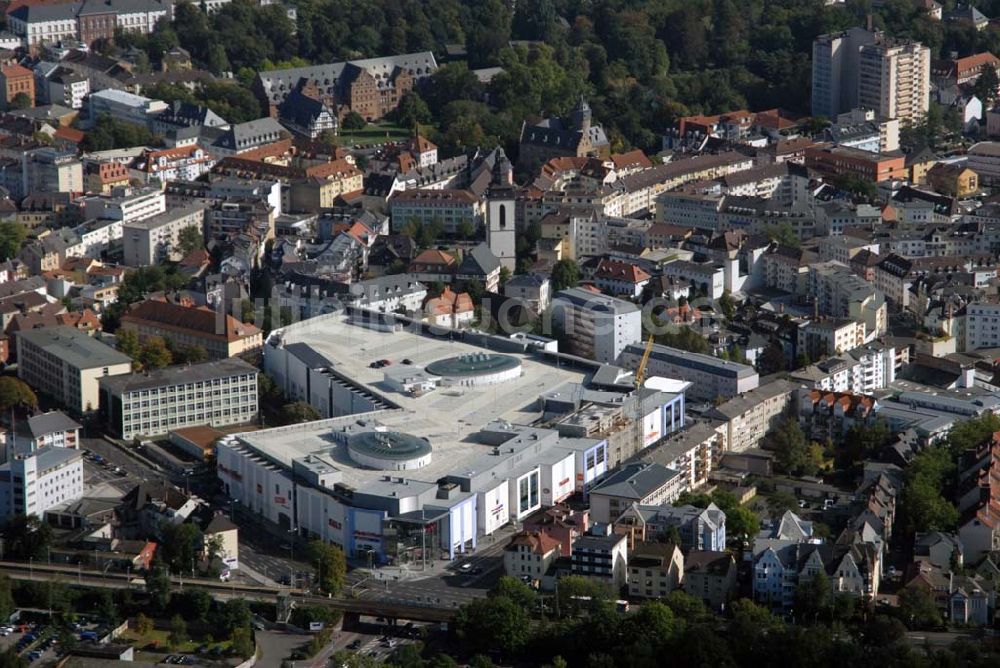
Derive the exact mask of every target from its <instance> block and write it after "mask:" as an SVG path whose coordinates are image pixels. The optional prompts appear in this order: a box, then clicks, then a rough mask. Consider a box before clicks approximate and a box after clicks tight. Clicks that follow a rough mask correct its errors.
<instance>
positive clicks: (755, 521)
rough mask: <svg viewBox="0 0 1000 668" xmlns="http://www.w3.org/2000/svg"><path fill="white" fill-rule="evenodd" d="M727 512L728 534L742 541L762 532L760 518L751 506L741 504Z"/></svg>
mask: <svg viewBox="0 0 1000 668" xmlns="http://www.w3.org/2000/svg"><path fill="white" fill-rule="evenodd" d="M725 512H726V527H727V531H728V535H730V536H733V537H734V538H738V539H739V540H740V541H741V544H742V541H749V540H750V539H751V538H753V537H754V536H756V535H757V534H758V533H759V532H760V518H759V517H757V514H756V513H754V512H753V511H752V510H750V509H749V508H744V507H743V506H739V507H737V508H732V509H730V510H727V511H725Z"/></svg>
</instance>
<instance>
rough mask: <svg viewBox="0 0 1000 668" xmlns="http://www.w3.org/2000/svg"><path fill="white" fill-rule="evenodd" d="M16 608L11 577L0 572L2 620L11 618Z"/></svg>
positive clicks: (0, 610) (0, 615)
mask: <svg viewBox="0 0 1000 668" xmlns="http://www.w3.org/2000/svg"><path fill="white" fill-rule="evenodd" d="M15 609H16V608H15V606H14V591H13V587H12V585H11V581H10V578H9V577H7V576H6V575H5V574H3V573H0V620H4V621H6V620H7V619H9V618H10V616H11V615H12V614H13V613H14V610H15Z"/></svg>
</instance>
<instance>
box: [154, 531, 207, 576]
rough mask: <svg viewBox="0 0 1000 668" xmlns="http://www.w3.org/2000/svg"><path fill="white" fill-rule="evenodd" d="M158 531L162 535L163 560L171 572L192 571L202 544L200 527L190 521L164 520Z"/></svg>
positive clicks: (202, 537)
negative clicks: (177, 522) (174, 522)
mask: <svg viewBox="0 0 1000 668" xmlns="http://www.w3.org/2000/svg"><path fill="white" fill-rule="evenodd" d="M160 533H161V535H162V537H163V544H162V549H163V560H164V562H166V564H167V565H168V566H170V570H171V572H173V573H183V572H188V573H193V572H194V569H195V561H196V560H197V557H198V554H199V553H200V552H201V550H202V546H203V545H204V536H203V535H202V533H201V529H199V528H198V526H197V525H196V524H193V523H191V522H182V523H180V524H173V523H170V522H164V523H163V524H162V525H161V526H160Z"/></svg>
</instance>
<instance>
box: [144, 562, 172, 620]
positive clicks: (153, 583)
mask: <svg viewBox="0 0 1000 668" xmlns="http://www.w3.org/2000/svg"><path fill="white" fill-rule="evenodd" d="M146 592H147V593H148V594H149V602H150V605H151V606H152V609H153V611H154V612H158V613H162V612H164V611H165V610H166V609H167V606H169V605H170V575H169V574H168V573H167V567H166V565H164V563H163V562H162V561H160V559H159V558H156V559H155V561H154V562H153V563H152V564H151V565H150V569H149V572H148V573H146Z"/></svg>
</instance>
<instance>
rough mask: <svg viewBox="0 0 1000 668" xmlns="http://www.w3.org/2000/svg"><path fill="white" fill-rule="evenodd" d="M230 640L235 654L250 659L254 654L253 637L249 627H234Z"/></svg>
mask: <svg viewBox="0 0 1000 668" xmlns="http://www.w3.org/2000/svg"><path fill="white" fill-rule="evenodd" d="M229 642H230V647H231V648H232V650H233V654H235V655H236V656H238V657H240V658H241V659H249V658H250V657H251V656H253V653H254V645H253V637H252V633H251V631H250V628H249V627H247V626H241V627H239V628H237V629H233V633H232V635H230V637H229Z"/></svg>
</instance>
